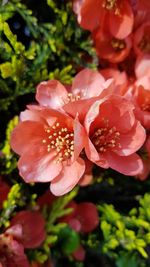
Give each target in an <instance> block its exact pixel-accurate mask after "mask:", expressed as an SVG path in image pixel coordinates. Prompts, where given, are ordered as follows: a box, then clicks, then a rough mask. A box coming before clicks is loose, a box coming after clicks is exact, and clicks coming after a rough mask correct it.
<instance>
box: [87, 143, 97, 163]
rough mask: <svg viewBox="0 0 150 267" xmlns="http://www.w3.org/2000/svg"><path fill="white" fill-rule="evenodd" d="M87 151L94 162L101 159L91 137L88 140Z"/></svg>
mask: <svg viewBox="0 0 150 267" xmlns="http://www.w3.org/2000/svg"><path fill="white" fill-rule="evenodd" d="M85 153H86V155H87V157H88V159H89V160H90V161H92V162H95V161H99V160H100V157H99V154H98V152H97V150H96V148H95V146H94V145H93V143H92V142H91V140H90V139H87V140H86V144H85Z"/></svg>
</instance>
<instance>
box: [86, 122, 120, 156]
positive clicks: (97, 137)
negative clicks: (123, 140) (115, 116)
mask: <svg viewBox="0 0 150 267" xmlns="http://www.w3.org/2000/svg"><path fill="white" fill-rule="evenodd" d="M119 139H120V133H119V132H118V131H117V129H116V127H115V126H114V127H111V128H110V127H109V124H108V120H107V125H105V126H104V127H102V128H99V129H97V130H96V131H95V132H94V134H93V136H92V138H91V140H92V142H93V144H94V145H95V147H96V149H97V151H98V152H101V153H102V152H106V151H107V150H110V149H111V150H112V149H115V148H120V147H121V144H120V143H119Z"/></svg>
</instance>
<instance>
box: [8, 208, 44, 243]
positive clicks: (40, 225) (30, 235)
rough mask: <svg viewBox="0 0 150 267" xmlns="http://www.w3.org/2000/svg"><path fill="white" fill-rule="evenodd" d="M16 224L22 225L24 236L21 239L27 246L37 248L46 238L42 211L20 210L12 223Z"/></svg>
mask: <svg viewBox="0 0 150 267" xmlns="http://www.w3.org/2000/svg"><path fill="white" fill-rule="evenodd" d="M35 222H36V223H35ZM16 224H20V225H21V226H22V229H23V236H22V238H21V239H19V241H21V243H22V244H23V246H24V247H25V248H36V247H38V246H40V245H41V244H42V242H43V241H44V240H45V237H46V232H45V221H44V218H43V216H42V215H41V214H40V212H38V211H20V212H18V213H17V214H16V216H15V217H14V218H13V219H12V220H11V225H16Z"/></svg>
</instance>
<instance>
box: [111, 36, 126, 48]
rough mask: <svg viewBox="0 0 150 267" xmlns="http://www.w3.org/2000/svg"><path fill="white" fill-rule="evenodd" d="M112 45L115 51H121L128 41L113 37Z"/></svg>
mask: <svg viewBox="0 0 150 267" xmlns="http://www.w3.org/2000/svg"><path fill="white" fill-rule="evenodd" d="M111 46H112V48H113V49H114V50H115V51H121V50H123V49H125V47H126V43H125V41H123V40H119V39H116V38H113V39H112V40H111Z"/></svg>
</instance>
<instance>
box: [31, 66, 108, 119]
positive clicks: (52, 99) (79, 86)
mask: <svg viewBox="0 0 150 267" xmlns="http://www.w3.org/2000/svg"><path fill="white" fill-rule="evenodd" d="M111 83H112V79H108V80H106V81H105V79H104V77H103V76H102V75H101V74H100V73H99V72H98V71H94V70H91V69H84V70H82V71H80V72H79V73H78V74H77V75H76V76H75V78H74V80H73V83H72V87H71V88H70V90H69V91H68V90H67V89H66V88H65V87H64V86H63V85H62V84H61V83H60V82H59V81H57V80H50V81H44V82H41V83H40V84H39V85H38V86H37V92H36V100H37V101H38V102H39V104H40V105H41V106H44V107H48V108H54V109H60V110H63V111H65V112H66V113H68V114H69V115H71V116H72V117H74V118H75V117H76V114H77V113H78V114H79V119H80V121H83V119H84V116H85V114H86V112H87V110H88V109H89V107H90V105H91V103H93V101H95V99H96V97H98V96H99V95H100V94H101V93H102V92H103V91H105V89H106V90H107V88H108V87H109V86H110V85H111ZM83 105H84V109H83Z"/></svg>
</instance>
